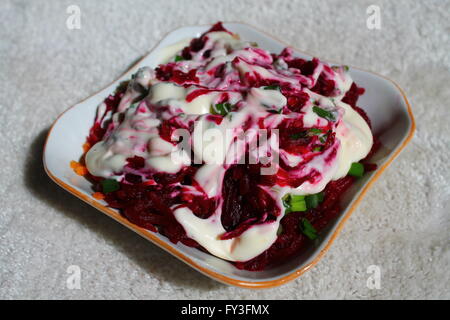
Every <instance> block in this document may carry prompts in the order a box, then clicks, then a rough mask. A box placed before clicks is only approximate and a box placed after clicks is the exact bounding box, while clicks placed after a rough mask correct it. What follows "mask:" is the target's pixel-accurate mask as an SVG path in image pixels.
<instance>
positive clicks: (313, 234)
mask: <svg viewBox="0 0 450 320" xmlns="http://www.w3.org/2000/svg"><path fill="white" fill-rule="evenodd" d="M300 230H301V231H302V233H303V234H304V235H305V236H307V237H308V238H309V239H310V240H315V239H317V237H318V234H317V230H316V229H315V228H314V227H313V225H312V224H311V222H309V220H308V219H306V218H302V219H301V220H300Z"/></svg>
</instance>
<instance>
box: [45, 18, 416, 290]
mask: <svg viewBox="0 0 450 320" xmlns="http://www.w3.org/2000/svg"><path fill="white" fill-rule="evenodd" d="M239 23H240V24H245V23H241V22H239ZM245 25H248V24H245ZM248 26H249V25H248ZM250 27H251V28H253V29H256V30H258V31H259V32H261V33H263V34H265V35H266V36H267V37H270V38H272V39H274V40H276V41H278V42H281V43H283V44H285V43H284V42H283V41H281V40H279V39H276V38H274V37H272V36H270V35H267V34H266V33H265V32H263V31H260V30H259V29H257V28H255V27H253V26H250ZM163 39H164V37H163ZM285 45H287V44H285ZM288 46H289V45H288ZM290 47H292V46H290ZM292 48H293V49H295V50H296V51H297V52H303V51H302V50H298V49H296V48H294V47H292ZM152 50H153V49H152ZM152 50H151V51H152ZM151 51H150V52H151ZM304 53H305V52H304ZM305 54H307V55H309V56H313V55H311V54H309V53H305ZM146 56H147V55H145V56H144V57H143V58H142V59H140V60H139V61H138V62H137V63H136V64H135V65H133V66H132V67H131V68H130V69H132V68H134V67H135V66H136V65H138V64H139V63H140V62H141V61H142V60H143V59H144V58H145V57H146ZM325 61H328V60H325ZM352 68H353V69H358V70H362V69H360V68H354V67H352ZM130 69H128V70H130ZM128 70H127V71H126V72H124V73H123V74H122V75H121V76H120V77H122V76H123V75H124V74H125V73H127V72H128ZM362 71H365V72H367V73H372V74H374V75H376V76H379V77H381V78H383V79H385V80H387V81H390V82H391V83H392V84H394V85H395V87H396V88H397V89H398V91H399V92H400V93H401V95H402V96H403V99H404V101H405V104H406V107H407V111H408V115H409V118H410V121H411V127H410V129H409V132H408V135H407V136H406V138H405V139H404V140H403V142H402V144H401V145H400V146H399V147H398V148H397V149H396V150H395V152H394V153H393V154H391V155H390V157H389V158H388V159H387V160H386V162H385V163H384V164H383V165H382V166H381V167H380V168H378V169H377V171H376V172H375V174H374V175H373V176H372V177H371V178H370V180H368V181H367V183H366V184H365V186H364V187H363V188H362V190H361V192H360V194H359V195H358V197H357V198H356V199H355V200H354V201H353V203H352V205H351V206H350V207H349V208H348V209H347V212H346V214H345V215H344V216H343V217H342V219H341V221H340V222H339V223H338V225H337V227H336V229H335V231H334V232H333V234H332V235H331V237H330V238H329V239H328V242H327V243H326V245H325V246H324V247H323V248H322V250H320V252H319V253H318V254H317V255H316V256H315V257H314V259H313V260H312V261H311V262H309V263H307V264H306V265H304V266H302V267H300V268H299V269H297V270H295V271H293V272H291V273H289V274H287V275H285V276H283V277H281V278H279V279H274V280H268V281H254V282H253V281H245V280H238V279H234V278H230V277H227V276H225V275H223V274H220V273H217V272H214V271H212V270H210V269H207V268H205V267H202V266H200V265H199V264H197V263H196V262H194V261H193V260H192V259H191V258H189V257H188V256H186V255H185V254H183V253H182V252H180V251H179V250H176V249H175V248H174V247H173V246H171V245H169V244H167V243H166V242H164V241H162V240H161V239H159V238H158V237H157V236H155V234H153V233H152V232H151V231H149V230H146V229H143V228H141V227H139V226H137V225H135V224H133V223H131V222H129V221H128V220H127V219H126V218H124V217H123V216H122V215H121V214H120V213H118V212H116V211H115V210H113V209H111V208H108V207H106V206H104V205H103V204H101V203H100V202H98V201H96V200H95V199H93V198H91V197H89V196H87V195H85V194H83V193H81V192H80V191H78V190H76V189H75V188H73V187H72V186H70V185H68V184H67V183H65V182H63V181H61V180H60V179H58V178H57V177H55V176H54V175H53V174H52V173H51V172H50V171H49V170H48V168H47V165H46V163H45V160H44V161H43V162H44V169H45V172H46V173H47V175H48V176H49V177H50V178H51V179H52V180H53V181H54V182H55V183H56V184H58V185H59V186H61V187H62V188H63V189H66V190H67V191H69V192H70V193H72V194H73V195H75V196H77V197H78V198H80V199H81V200H83V201H85V202H86V203H88V204H90V205H91V206H93V207H95V208H97V209H98V210H100V211H102V212H103V213H104V214H106V215H108V216H109V217H111V218H113V219H114V220H116V221H118V222H120V223H121V224H122V225H124V226H126V227H128V228H129V229H131V230H133V231H134V232H136V233H137V234H139V235H140V236H142V237H144V238H146V239H147V240H150V241H151V242H153V243H155V244H156V245H158V246H159V247H160V248H162V249H164V250H166V251H168V252H169V253H171V254H172V255H174V256H176V257H177V258H179V259H181V260H182V261H183V262H185V263H187V264H188V265H190V266H192V267H194V268H195V269H197V270H198V271H200V272H201V273H203V274H205V275H207V276H209V277H211V278H213V279H215V280H217V281H220V282H222V283H225V284H230V285H234V286H237V287H242V288H250V289H266V288H272V287H276V286H279V285H282V284H285V283H287V282H289V281H292V280H294V279H296V278H297V277H299V276H300V275H302V274H303V273H304V272H306V271H308V270H309V269H311V268H312V267H313V266H314V265H315V264H316V263H317V262H319V260H320V259H321V258H322V257H323V255H324V254H325V253H326V252H327V251H328V249H329V248H330V246H331V244H332V243H333V241H334V240H335V239H336V237H337V236H338V235H339V233H340V232H341V231H342V229H343V227H344V225H345V223H346V222H347V220H348V218H350V216H351V214H352V213H353V212H354V210H355V209H356V207H357V206H358V205H359V203H360V202H361V200H362V199H363V198H364V196H365V195H366V193H367V191H368V190H369V188H370V187H371V186H372V185H373V183H374V182H375V181H376V180H378V178H379V177H380V176H381V174H382V173H383V172H384V171H385V170H386V168H387V167H388V166H389V165H390V164H391V163H392V161H393V160H394V159H395V158H396V157H397V156H398V155H399V154H400V152H401V151H402V150H403V149H404V148H405V147H406V145H407V144H408V143H409V142H410V141H411V139H412V137H413V136H414V131H415V129H416V123H415V120H414V116H413V114H412V109H411V105H410V104H409V102H408V99H407V98H406V95H405V93H404V92H403V90H402V89H401V88H400V86H399V85H398V84H397V83H395V82H394V81H393V80H391V79H389V78H386V77H384V76H382V75H379V74H377V73H375V72H371V71H366V70H362ZM120 77H119V79H120ZM114 82H115V81H113V82H112V83H114ZM112 83H111V84H112ZM111 84H109V85H108V86H110V85H111ZM108 86H107V87H108ZM107 87H105V88H107ZM102 90H104V89H102ZM102 90H100V91H102ZM100 91H99V92H100ZM97 93H98V92H97ZM97 93H95V94H93V95H91V96H89V97H88V98H86V99H83V100H82V101H80V102H79V103H81V102H83V101H85V100H87V99H89V98H91V97H92V96H95V95H96V94H97ZM79 103H77V104H79ZM77 104H76V105H77ZM76 105H74V106H72V107H70V108H68V109H67V110H66V111H64V112H63V113H61V114H60V115H59V116H58V118H57V119H56V120H55V122H54V123H53V124H52V126H51V128H50V130H49V132H48V134H47V138H46V140H45V144H44V152H43V155H45V151H46V147H47V142H48V139H49V137H50V134H51V132H52V130H53V128H54V126H55V124H56V123H57V122H58V120H59V119H60V118H61V117H62V116H63V115H64V114H65V113H66V112H67V111H69V110H70V109H72V108H73V107H75V106H76Z"/></svg>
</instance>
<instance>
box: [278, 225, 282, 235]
mask: <svg viewBox="0 0 450 320" xmlns="http://www.w3.org/2000/svg"><path fill="white" fill-rule="evenodd" d="M282 233H283V226H282V225H281V224H280V225H279V226H278V230H277V236H279V235H280V234H282Z"/></svg>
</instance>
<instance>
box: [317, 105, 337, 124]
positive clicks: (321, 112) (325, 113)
mask: <svg viewBox="0 0 450 320" xmlns="http://www.w3.org/2000/svg"><path fill="white" fill-rule="evenodd" d="M313 111H314V113H315V114H317V115H318V116H319V117H321V118H325V119H327V120H329V121H336V117H335V115H334V114H333V112H331V111H328V110H325V109H322V108H319V107H317V106H314V107H313Z"/></svg>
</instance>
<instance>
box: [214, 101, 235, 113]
mask: <svg viewBox="0 0 450 320" xmlns="http://www.w3.org/2000/svg"><path fill="white" fill-rule="evenodd" d="M231 107H232V105H231V104H230V103H228V102H225V103H217V104H215V105H214V106H213V107H212V108H211V113H213V114H218V115H221V116H226V115H227V114H228V113H229V112H230V111H231Z"/></svg>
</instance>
